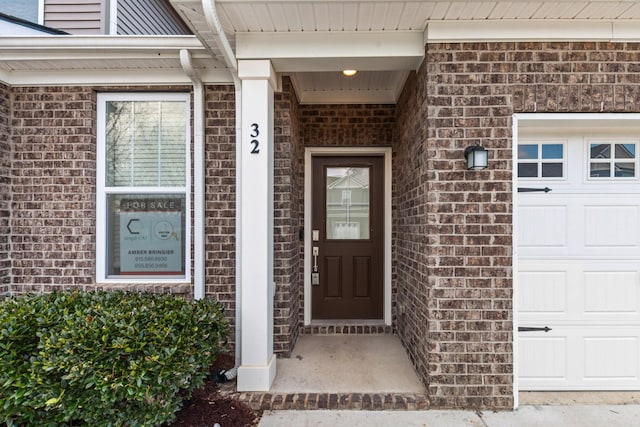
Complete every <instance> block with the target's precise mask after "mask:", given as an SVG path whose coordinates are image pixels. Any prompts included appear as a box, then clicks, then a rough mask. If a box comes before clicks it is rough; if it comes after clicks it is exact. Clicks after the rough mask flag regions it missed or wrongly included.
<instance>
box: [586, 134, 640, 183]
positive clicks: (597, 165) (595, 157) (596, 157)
mask: <svg viewBox="0 0 640 427" xmlns="http://www.w3.org/2000/svg"><path fill="white" fill-rule="evenodd" d="M588 144H589V145H588V147H589V178H591V179H598V178H605V179H611V178H613V179H616V178H621V179H624V178H636V177H637V176H636V164H637V161H638V154H637V151H638V150H637V143H636V142H635V141H611V140H607V141H601V140H598V141H596V140H590V141H589V142H588Z"/></svg>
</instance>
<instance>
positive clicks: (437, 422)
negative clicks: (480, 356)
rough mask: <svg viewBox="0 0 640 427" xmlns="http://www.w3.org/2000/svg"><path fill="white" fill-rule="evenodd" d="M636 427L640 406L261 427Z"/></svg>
mask: <svg viewBox="0 0 640 427" xmlns="http://www.w3.org/2000/svg"><path fill="white" fill-rule="evenodd" d="M282 426H287V427H307V426H308V427H389V426H394V427H401V426H406V427H413V426H415V427H556V426H557V427H634V426H640V405H579V406H522V407H520V409H518V410H517V411H506V412H491V411H483V412H480V411H478V412H473V411H444V410H429V411H322V410H318V411H273V412H265V413H264V415H263V417H262V419H261V420H260V424H259V425H258V427H282Z"/></svg>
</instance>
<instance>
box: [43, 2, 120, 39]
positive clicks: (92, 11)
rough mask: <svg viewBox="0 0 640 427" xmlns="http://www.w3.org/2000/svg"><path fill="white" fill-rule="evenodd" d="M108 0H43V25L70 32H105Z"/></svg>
mask: <svg viewBox="0 0 640 427" xmlns="http://www.w3.org/2000/svg"><path fill="white" fill-rule="evenodd" d="M108 3H109V0H45V2H44V25H46V26H47V27H51V28H57V29H59V30H63V31H66V32H68V33H71V34H107V33H108V30H109V25H108V20H107V11H108V9H109V8H108Z"/></svg>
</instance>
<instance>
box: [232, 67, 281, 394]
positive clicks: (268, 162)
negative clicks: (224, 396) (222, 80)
mask: <svg viewBox="0 0 640 427" xmlns="http://www.w3.org/2000/svg"><path fill="white" fill-rule="evenodd" d="M238 77H239V78H240V79H241V80H242V131H241V134H242V139H241V141H240V144H241V152H242V154H241V159H240V161H241V162H242V172H241V175H242V180H241V184H240V185H242V191H241V198H242V212H241V220H242V224H241V226H242V237H241V240H242V245H241V249H240V257H241V261H242V264H241V265H242V267H241V268H242V279H241V280H242V297H241V304H242V346H241V351H242V355H241V363H240V367H239V369H238V386H237V387H238V391H268V390H269V388H270V387H271V383H272V382H273V379H274V378H275V375H276V360H275V356H274V354H273V298H274V283H273V93H274V89H275V88H276V85H275V84H274V83H275V82H276V79H275V72H274V71H273V68H272V67H271V62H270V61H268V60H255V61H254V60H243V61H238Z"/></svg>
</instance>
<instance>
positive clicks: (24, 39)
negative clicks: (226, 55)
mask: <svg viewBox="0 0 640 427" xmlns="http://www.w3.org/2000/svg"><path fill="white" fill-rule="evenodd" d="M0 49H1V50H2V51H4V52H6V51H7V50H21V51H28V50H47V51H49V50H90V51H102V50H119V51H131V50H133V51H135V50H156V51H158V52H161V51H175V50H180V49H191V50H199V49H204V46H202V43H200V40H198V38H197V37H196V36H104V35H99V36H97V35H96V36H72V35H69V36H65V35H55V36H50V35H48V36H0Z"/></svg>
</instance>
